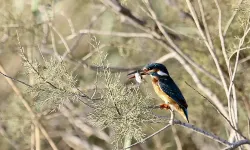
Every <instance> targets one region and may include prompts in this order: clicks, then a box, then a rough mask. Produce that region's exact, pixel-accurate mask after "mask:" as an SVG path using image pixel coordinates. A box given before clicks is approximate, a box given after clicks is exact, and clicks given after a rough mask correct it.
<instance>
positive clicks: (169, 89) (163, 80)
mask: <svg viewBox="0 0 250 150" xmlns="http://www.w3.org/2000/svg"><path fill="white" fill-rule="evenodd" d="M158 80H159V86H160V88H161V90H162V91H163V92H164V93H166V94H167V95H168V96H169V97H171V98H172V99H173V100H174V101H176V103H177V104H179V105H180V106H182V107H184V108H187V103H186V100H185V98H184V97H183V95H182V93H181V91H180V89H179V88H178V86H177V85H176V84H175V82H174V81H173V79H172V78H171V77H169V76H168V77H159V78H158Z"/></svg>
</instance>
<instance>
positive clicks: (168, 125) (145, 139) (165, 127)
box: [123, 124, 171, 150]
mask: <svg viewBox="0 0 250 150" xmlns="http://www.w3.org/2000/svg"><path fill="white" fill-rule="evenodd" d="M170 126H171V124H167V125H166V126H164V127H163V128H161V129H160V130H158V131H156V132H155V133H153V134H151V135H149V136H147V137H146V138H144V139H143V140H141V141H139V142H136V143H134V144H132V145H130V146H129V147H126V148H124V149H123V150H125V149H129V148H131V147H133V146H135V145H138V144H140V143H143V142H145V141H147V140H148V139H150V138H151V137H153V136H155V135H156V134H158V133H160V132H161V131H163V130H165V129H167V128H168V127H170Z"/></svg>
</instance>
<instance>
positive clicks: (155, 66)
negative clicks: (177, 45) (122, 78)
mask: <svg viewBox="0 0 250 150" xmlns="http://www.w3.org/2000/svg"><path fill="white" fill-rule="evenodd" d="M135 73H139V74H140V75H151V76H152V77H163V76H165V77H167V76H169V73H168V70H167V68H166V67H165V66H164V65H163V64H160V63H151V64H148V65H146V66H145V67H143V69H140V70H136V71H134V72H131V73H129V74H128V75H133V76H131V77H130V78H134V77H135V75H134V74H135Z"/></svg>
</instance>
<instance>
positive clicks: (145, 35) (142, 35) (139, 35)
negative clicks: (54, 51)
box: [59, 29, 153, 44]
mask: <svg viewBox="0 0 250 150" xmlns="http://www.w3.org/2000/svg"><path fill="white" fill-rule="evenodd" d="M83 34H96V35H108V36H118V37H125V38H149V39H153V36H152V35H151V34H148V33H127V32H116V31H111V32H110V31H100V30H91V29H82V30H80V31H79V32H78V33H77V34H71V35H69V36H67V37H66V39H67V40H71V39H73V38H75V37H76V36H78V35H83ZM61 43H62V41H59V44H61Z"/></svg>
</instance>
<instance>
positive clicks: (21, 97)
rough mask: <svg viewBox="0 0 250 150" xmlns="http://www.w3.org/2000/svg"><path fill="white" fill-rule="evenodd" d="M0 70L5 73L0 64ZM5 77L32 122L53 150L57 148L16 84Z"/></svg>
mask: <svg viewBox="0 0 250 150" xmlns="http://www.w3.org/2000/svg"><path fill="white" fill-rule="evenodd" d="M0 72H2V73H3V74H6V72H5V70H4V68H3V67H2V66H1V65H0ZM5 79H6V80H7V82H8V83H9V84H10V86H11V87H12V89H13V90H14V92H15V93H16V94H17V96H18V97H19V98H20V100H21V102H22V103H23V105H24V107H25V108H26V109H27V111H28V112H29V113H30V115H31V121H32V123H33V124H34V125H36V126H38V127H39V128H40V130H41V132H42V134H43V135H44V137H45V138H46V139H47V141H48V142H49V144H50V146H51V148H52V149H53V150H58V148H57V146H56V144H55V143H54V142H53V140H52V139H51V138H50V136H49V134H48V132H47V131H46V130H45V128H44V127H43V125H42V124H41V123H40V122H39V121H38V119H37V116H36V114H35V113H34V112H33V110H32V109H31V107H30V106H29V104H28V102H27V101H26V100H25V99H24V98H23V96H22V94H21V92H20V91H19V89H18V88H17V87H16V85H15V84H14V83H13V82H12V80H11V79H10V78H8V77H5Z"/></svg>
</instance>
